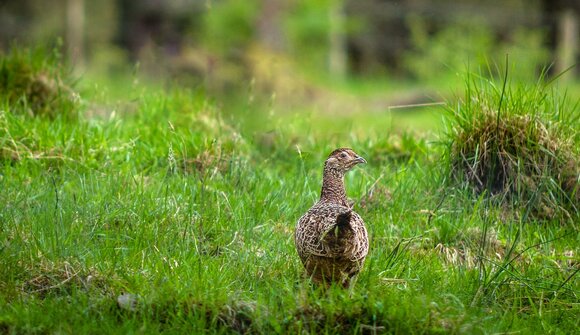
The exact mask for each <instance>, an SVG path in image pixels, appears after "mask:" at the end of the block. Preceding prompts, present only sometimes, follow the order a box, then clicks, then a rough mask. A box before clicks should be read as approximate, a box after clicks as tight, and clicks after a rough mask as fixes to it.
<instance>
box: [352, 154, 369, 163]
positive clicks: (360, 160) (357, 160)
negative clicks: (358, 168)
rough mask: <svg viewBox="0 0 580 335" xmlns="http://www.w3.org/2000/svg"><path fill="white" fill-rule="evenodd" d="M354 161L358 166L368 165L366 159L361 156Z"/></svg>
mask: <svg viewBox="0 0 580 335" xmlns="http://www.w3.org/2000/svg"><path fill="white" fill-rule="evenodd" d="M354 161H355V162H356V163H357V164H360V163H364V164H366V163H367V160H366V159H364V158H362V157H361V156H356V158H355V159H354Z"/></svg>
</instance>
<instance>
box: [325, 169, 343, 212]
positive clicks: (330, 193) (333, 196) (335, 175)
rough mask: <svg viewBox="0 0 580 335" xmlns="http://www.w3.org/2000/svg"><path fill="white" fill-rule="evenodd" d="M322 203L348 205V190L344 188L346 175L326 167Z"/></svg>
mask: <svg viewBox="0 0 580 335" xmlns="http://www.w3.org/2000/svg"><path fill="white" fill-rule="evenodd" d="M320 201H325V202H331V203H336V204H339V205H342V206H346V207H348V205H347V199H346V190H345V188H344V173H343V172H342V171H340V170H336V169H332V168H329V167H327V166H325V167H324V173H323V176H322V191H321V192H320Z"/></svg>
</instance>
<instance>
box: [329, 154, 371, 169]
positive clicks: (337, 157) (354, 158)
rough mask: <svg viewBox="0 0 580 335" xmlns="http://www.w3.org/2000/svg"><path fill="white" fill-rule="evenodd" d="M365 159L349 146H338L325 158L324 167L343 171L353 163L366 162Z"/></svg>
mask: <svg viewBox="0 0 580 335" xmlns="http://www.w3.org/2000/svg"><path fill="white" fill-rule="evenodd" d="M366 162H367V161H366V160H365V159H364V158H362V157H361V156H359V155H358V154H357V153H356V152H354V151H353V150H352V149H349V148H339V149H336V150H334V151H333V152H332V153H331V154H330V155H329V156H328V158H327V159H326V162H325V163H324V164H325V167H327V168H331V169H334V170H338V171H340V172H342V173H345V172H347V171H349V170H350V169H352V168H353V167H354V166H355V165H357V164H360V163H366Z"/></svg>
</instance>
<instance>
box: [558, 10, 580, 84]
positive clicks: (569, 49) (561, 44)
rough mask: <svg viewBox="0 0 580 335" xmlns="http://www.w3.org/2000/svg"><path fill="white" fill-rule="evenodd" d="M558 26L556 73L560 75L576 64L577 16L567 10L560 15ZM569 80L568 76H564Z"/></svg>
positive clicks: (578, 27) (579, 27)
mask: <svg viewBox="0 0 580 335" xmlns="http://www.w3.org/2000/svg"><path fill="white" fill-rule="evenodd" d="M558 19H559V22H558V23H559V24H558V28H559V29H558V44H557V45H558V47H557V50H556V71H557V73H561V72H562V71H565V70H566V69H567V68H569V67H570V66H573V65H574V64H575V63H576V55H577V53H578V38H579V36H578V29H580V26H579V25H578V15H576V13H575V12H574V11H573V10H572V9H571V8H568V9H566V10H565V11H563V12H562V13H560V17H559V18H558ZM565 77H567V78H570V76H565Z"/></svg>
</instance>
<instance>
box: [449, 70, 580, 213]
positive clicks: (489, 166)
mask: <svg viewBox="0 0 580 335" xmlns="http://www.w3.org/2000/svg"><path fill="white" fill-rule="evenodd" d="M510 86H511V85H506V86H505V87H504V89H499V88H498V86H496V85H494V84H493V83H492V82H491V81H483V80H482V81H481V82H477V83H476V82H473V81H471V82H469V84H468V89H467V94H466V97H465V99H462V100H461V101H460V103H459V104H457V107H456V109H454V110H452V111H451V117H450V120H449V121H450V122H449V123H448V128H447V138H448V144H449V145H448V147H447V148H448V150H447V156H448V157H447V158H448V161H449V164H450V170H451V175H452V177H453V178H452V180H454V181H456V182H460V183H466V184H468V185H469V187H471V188H472V189H473V190H474V191H475V193H476V194H481V193H483V192H485V193H486V194H488V195H490V196H492V197H494V198H496V199H499V200H500V201H501V202H504V203H506V202H507V203H509V204H510V205H511V206H512V207H515V208H519V209H522V210H523V211H521V212H522V213H524V214H525V215H526V216H527V217H530V218H534V219H572V218H577V217H578V216H579V213H578V208H580V197H579V194H580V192H579V190H578V189H579V173H580V169H579V163H580V162H579V160H578V148H579V140H578V139H579V134H578V129H579V127H578V120H579V119H578V117H579V113H578V110H577V109H576V108H573V107H571V106H570V104H568V103H567V102H566V100H565V99H559V98H557V97H556V95H555V93H554V92H553V91H551V90H549V89H548V86H546V85H542V84H538V85H536V86H534V87H522V86H520V87H510Z"/></svg>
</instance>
